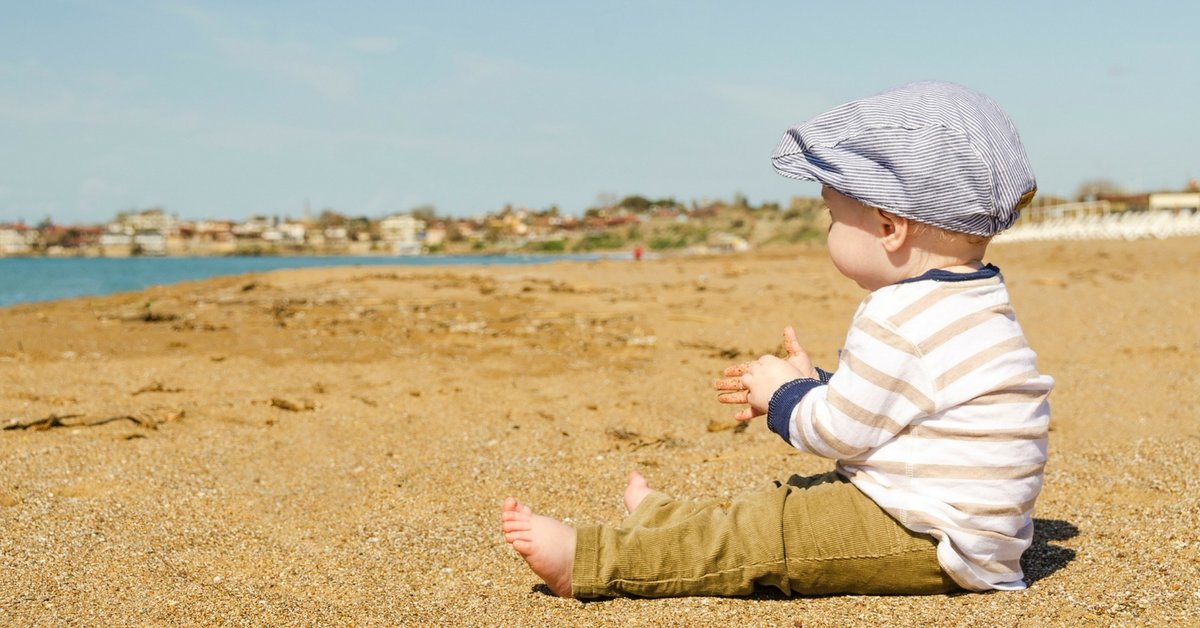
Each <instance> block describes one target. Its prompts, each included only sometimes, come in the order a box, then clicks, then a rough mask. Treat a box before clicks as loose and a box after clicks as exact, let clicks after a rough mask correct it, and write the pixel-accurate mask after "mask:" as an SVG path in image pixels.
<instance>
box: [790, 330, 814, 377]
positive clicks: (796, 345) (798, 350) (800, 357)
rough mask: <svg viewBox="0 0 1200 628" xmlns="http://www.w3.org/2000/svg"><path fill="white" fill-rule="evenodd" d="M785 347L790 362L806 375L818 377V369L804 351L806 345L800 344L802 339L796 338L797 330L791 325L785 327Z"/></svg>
mask: <svg viewBox="0 0 1200 628" xmlns="http://www.w3.org/2000/svg"><path fill="white" fill-rule="evenodd" d="M783 348H784V350H786V351H787V355H788V357H787V361H788V364H791V365H792V366H794V367H796V369H797V370H799V371H800V372H801V373H803V375H804V377H807V378H810V379H816V378H817V369H815V368H813V363H812V360H811V359H809V357H808V354H807V353H805V352H804V347H801V346H800V341H798V340H796V330H795V329H792V326H791V325H788V326H787V327H784V328H783Z"/></svg>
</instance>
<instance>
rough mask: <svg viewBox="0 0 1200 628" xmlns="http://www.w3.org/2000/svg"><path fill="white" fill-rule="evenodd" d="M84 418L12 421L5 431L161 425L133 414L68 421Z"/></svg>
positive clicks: (148, 427)
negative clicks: (114, 424) (122, 423)
mask: <svg viewBox="0 0 1200 628" xmlns="http://www.w3.org/2000/svg"><path fill="white" fill-rule="evenodd" d="M179 414H180V416H182V413H179ZM82 416H83V415H82V414H62V415H59V414H51V415H49V416H46V417H43V418H40V419H32V420H29V421H21V420H18V419H12V420H10V421H9V422H8V423H7V424H6V425H5V426H4V429H5V430H31V431H34V432H41V431H44V430H52V429H55V428H60V427H96V426H98V425H104V424H106V423H112V422H114V421H131V422H133V423H134V424H135V425H138V426H140V427H144V428H146V429H151V430H156V429H158V424H159V422H158V421H154V420H152V419H145V418H141V417H136V416H133V415H132V414H122V415H118V416H110V417H107V418H103V419H96V420H95V421H82V420H81V421H70V420H68V419H75V418H78V417H82Z"/></svg>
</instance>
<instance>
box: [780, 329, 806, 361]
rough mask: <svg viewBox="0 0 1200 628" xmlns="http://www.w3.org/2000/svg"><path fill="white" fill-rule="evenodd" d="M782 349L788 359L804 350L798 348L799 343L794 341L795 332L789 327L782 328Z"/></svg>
mask: <svg viewBox="0 0 1200 628" xmlns="http://www.w3.org/2000/svg"><path fill="white" fill-rule="evenodd" d="M783 348H784V350H785V351H787V354H788V357H789V358H794V357H796V356H797V355H800V354H801V353H804V349H803V348H801V347H800V341H799V340H796V330H795V328H793V327H792V326H791V325H788V326H787V327H784V328H783Z"/></svg>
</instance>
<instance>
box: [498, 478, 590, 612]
mask: <svg viewBox="0 0 1200 628" xmlns="http://www.w3.org/2000/svg"><path fill="white" fill-rule="evenodd" d="M501 520H502V521H503V523H502V524H501V528H502V529H503V530H504V540H505V541H508V542H509V544H510V545H512V546H513V549H515V550H517V553H519V554H520V555H521V558H524V559H525V562H527V563H529V568H530V569H532V570H533V573H535V574H537V576H538V577H539V578H541V579H542V580H543V581H545V583H546V586H548V587H550V591H552V592H553V593H554V594H555V595H557V596H559V597H571V568H572V567H574V566H575V528H572V527H571V526H569V525H567V524H565V523H563V522H561V521H559V520H558V519H553V518H551V517H545V516H542V515H535V514H533V511H532V510H530V508H529V506H526V505H524V504H521V503H519V502H518V501H517V500H515V499H513V498H512V497H509V498H508V499H506V500H504V512H503V513H502V515H501Z"/></svg>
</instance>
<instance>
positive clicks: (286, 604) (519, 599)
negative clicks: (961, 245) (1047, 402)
mask: <svg viewBox="0 0 1200 628" xmlns="http://www.w3.org/2000/svg"><path fill="white" fill-rule="evenodd" d="M991 260H992V261H994V262H995V263H997V264H998V265H1000V266H1001V268H1002V269H1003V270H1004V273H1005V276H1006V278H1007V280H1008V283H1009V285H1010V288H1011V291H1012V294H1013V298H1014V301H1015V307H1016V311H1017V314H1018V317H1019V318H1020V320H1021V321H1022V323H1023V325H1024V327H1025V330H1026V334H1027V336H1028V337H1029V340H1030V342H1031V344H1032V345H1033V347H1034V348H1035V349H1036V350H1037V351H1038V353H1039V365H1040V367H1041V368H1042V370H1043V371H1044V372H1047V373H1049V374H1051V375H1053V376H1054V377H1055V378H1056V379H1057V381H1058V385H1057V389H1056V390H1055V392H1054V393H1053V395H1052V396H1051V402H1052V407H1053V424H1052V431H1051V450H1050V461H1049V464H1048V465H1047V469H1046V489H1045V492H1044V493H1043V495H1042V498H1041V499H1040V500H1039V501H1038V505H1037V511H1036V519H1037V537H1036V540H1035V545H1034V547H1033V548H1032V549H1031V551H1030V552H1029V553H1028V554H1027V556H1026V560H1025V567H1026V573H1027V577H1028V579H1029V580H1030V582H1031V586H1030V588H1029V589H1028V590H1027V591H1024V592H1019V593H992V594H968V595H956V596H934V597H914V598H895V597H864V596H847V597H831V598H818V599H803V598H800V599H785V598H782V597H779V596H774V595H770V594H763V595H758V596H755V597H753V598H750V599H718V598H686V599H669V600H642V599H616V600H606V601H596V602H588V603H582V602H579V601H574V600H562V599H557V598H554V597H551V596H549V595H547V594H546V593H545V591H544V588H542V587H539V586H538V580H537V579H536V577H535V576H533V574H532V573H531V572H529V571H528V569H527V568H526V567H525V565H524V563H523V562H522V560H521V559H520V557H519V556H518V555H517V554H516V553H515V552H513V551H512V550H511V549H510V548H509V547H508V546H507V545H506V544H505V543H504V541H503V537H502V535H501V534H500V531H499V513H500V505H501V502H502V500H503V498H504V497H505V496H506V495H510V494H512V495H516V496H519V497H520V498H521V499H523V500H524V501H526V502H528V503H530V504H531V505H533V506H534V507H535V508H536V509H538V510H539V511H541V512H544V513H546V514H550V515H553V516H556V517H560V518H568V519H569V520H570V521H573V522H616V521H618V520H619V518H620V516H621V514H622V507H621V499H620V495H621V489H622V488H623V486H624V478H625V474H626V472H627V471H628V470H630V469H639V470H641V471H642V472H643V473H644V474H645V475H646V477H647V478H648V479H649V481H650V483H651V485H652V486H654V487H655V488H659V489H661V490H664V491H666V492H669V493H672V494H676V495H681V496H688V497H695V498H712V497H722V498H723V497H728V496H733V495H735V494H737V493H740V492H742V491H744V490H747V489H752V488H755V487H758V486H761V485H762V484H763V483H765V482H767V481H769V480H772V479H776V478H786V477H787V476H788V475H790V474H792V473H801V474H807V473H817V472H821V471H825V470H827V469H829V468H830V467H831V463H830V462H829V461H825V460H821V459H818V458H815V457H812V456H808V455H805V454H800V453H798V452H795V451H794V450H791V449H789V448H788V447H787V446H786V445H785V444H784V443H782V442H781V441H780V440H779V439H778V438H777V437H776V436H774V435H772V434H771V433H769V432H768V431H767V430H766V428H765V426H764V425H763V423H762V420H761V419H758V420H756V422H754V423H753V424H752V425H750V427H749V428H748V429H745V430H736V429H732V428H733V427H734V425H735V423H734V421H733V420H732V418H731V417H732V414H733V412H734V411H735V409H736V408H734V407H731V406H722V405H720V404H718V403H716V402H715V401H714V393H713V391H712V390H711V388H710V386H711V382H712V380H713V379H715V378H716V377H718V376H719V373H720V370H721V369H722V368H723V367H725V366H728V365H730V364H733V363H736V362H739V361H742V360H744V359H747V358H750V357H755V356H757V355H760V354H764V353H774V352H776V351H777V350H778V348H779V339H780V332H781V330H782V328H783V327H784V326H785V325H787V324H794V325H795V326H796V327H797V330H798V334H799V339H800V342H801V343H802V344H803V345H804V346H805V348H806V349H807V350H808V351H809V352H810V354H811V355H812V356H813V358H814V361H815V362H817V363H818V364H821V365H825V366H827V367H832V366H833V365H834V364H835V355H836V349H837V347H838V345H839V343H840V341H841V339H842V338H843V337H844V334H845V328H846V324H847V322H848V320H849V318H850V316H851V315H852V314H853V312H854V309H855V307H856V305H857V303H858V301H859V300H860V298H861V297H862V292H861V290H860V289H858V288H857V287H855V286H854V285H853V284H851V283H850V282H848V281H846V280H844V279H842V278H841V277H840V276H838V275H837V274H836V271H835V270H834V269H833V268H832V266H831V265H830V264H829V262H828V261H827V259H826V257H825V253H824V251H823V250H822V249H820V248H819V247H814V248H807V249H794V250H786V251H773V252H757V253H751V254H744V255H737V256H724V257H709V258H691V259H664V260H654V261H643V262H640V263H633V262H616V261H610V262H588V263H556V264H549V265H544V266H533V267H488V268H456V269H436V270H434V269H428V268H424V269H418V268H395V269H392V268H385V269H381V268H378V267H372V268H341V269H317V270H302V271H281V272H275V273H268V274H261V275H254V276H244V277H233V278H217V279H211V280H207V281H202V282H195V283H189V284H182V285H179V286H173V287H165V288H154V289H150V290H147V291H145V292H141V293H131V294H120V295H114V296H109V297H103V298H86V299H77V300H70V301H63V302H55V303H49V304H37V305H23V306H16V307H10V308H4V309H0V424H4V426H5V427H6V428H11V429H5V430H4V431H2V432H0V561H2V564H0V623H5V624H18V625H27V624H40V625H62V624H91V625H96V624H137V625H146V624H150V625H170V624H195V623H201V624H219V623H235V624H275V625H293V624H302V625H397V624H411V625H417V624H424V623H438V624H461V625H622V626H623V625H629V624H634V625H657V624H668V625H682V624H686V625H729V624H731V623H735V622H736V623H737V624H746V625H773V626H779V625H798V626H799V625H804V626H820V625H880V624H888V625H895V624H905V625H923V624H925V625H987V626H991V625H1017V624H1020V625H1042V624H1056V625H1076V624H1080V623H1094V624H1100V625H1107V624H1139V625H1141V624H1158V625H1165V624H1179V623H1190V624H1196V623H1198V622H1200V479H1197V473H1196V471H1195V468H1196V467H1195V461H1196V460H1198V459H1200V420H1198V419H1200V412H1198V407H1197V406H1198V400H1200V395H1198V394H1197V392H1196V391H1197V389H1198V386H1200V382H1198V381H1197V380H1198V378H1197V367H1198V366H1200V364H1198V359H1197V355H1198V351H1197V349H1200V329H1198V327H1197V323H1196V320H1197V315H1198V314H1200V290H1198V289H1197V288H1198V286H1200V281H1198V280H1200V270H1198V269H1200V240H1198V239H1194V238H1191V239H1189V238H1181V239H1173V240H1164V241H1139V242H1128V243H1127V242H1073V243H1031V244H1004V245H1002V244H997V245H994V246H993V247H992V251H991Z"/></svg>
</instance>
